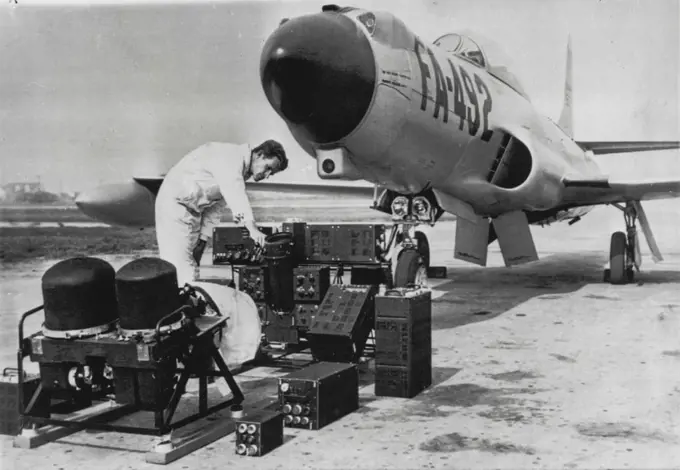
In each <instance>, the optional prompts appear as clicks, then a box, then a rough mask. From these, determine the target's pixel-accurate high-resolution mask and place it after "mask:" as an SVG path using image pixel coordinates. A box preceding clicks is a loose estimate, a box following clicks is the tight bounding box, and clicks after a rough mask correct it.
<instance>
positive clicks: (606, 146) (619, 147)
mask: <svg viewBox="0 0 680 470" xmlns="http://www.w3.org/2000/svg"><path fill="white" fill-rule="evenodd" d="M576 143H577V144H578V145H579V146H580V147H581V148H582V149H583V150H590V151H592V152H593V153H594V154H595V155H604V154H608V153H628V152H649V151H652V150H670V149H677V148H680V142H679V141H677V140H667V141H657V142H653V141H639V142H576Z"/></svg>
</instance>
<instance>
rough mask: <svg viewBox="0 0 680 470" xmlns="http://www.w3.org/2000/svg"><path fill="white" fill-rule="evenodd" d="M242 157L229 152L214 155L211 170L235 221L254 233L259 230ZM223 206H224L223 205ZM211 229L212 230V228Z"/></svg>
mask: <svg viewBox="0 0 680 470" xmlns="http://www.w3.org/2000/svg"><path fill="white" fill-rule="evenodd" d="M230 157H232V158H230ZM240 157H241V156H240V155H230V154H229V153H228V152H225V153H223V154H216V155H213V156H212V159H211V163H212V168H210V171H211V173H212V175H213V177H214V178H215V180H216V181H217V184H218V186H219V188H220V192H221V193H222V197H223V198H224V201H225V204H226V205H227V206H228V207H229V209H230V210H231V213H232V215H233V218H234V222H235V223H237V224H239V225H243V226H245V227H246V228H247V229H248V231H249V232H251V234H252V233H253V232H254V231H256V230H257V227H256V226H255V217H254V216H253V209H252V208H251V206H250V200H249V199H248V193H247V191H246V183H245V181H244V180H243V173H242V168H241V161H242V160H241V158H240ZM223 208H224V206H222V209H223ZM222 209H221V210H222ZM217 223H219V217H218V219H217V221H216V222H215V224H217ZM210 230H211V232H212V228H211V229H210Z"/></svg>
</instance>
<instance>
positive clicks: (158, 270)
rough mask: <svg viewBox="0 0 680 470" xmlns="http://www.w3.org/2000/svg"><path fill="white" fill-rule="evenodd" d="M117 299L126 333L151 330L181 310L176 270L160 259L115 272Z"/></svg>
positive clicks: (142, 262) (129, 265)
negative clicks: (165, 318)
mask: <svg viewBox="0 0 680 470" xmlns="http://www.w3.org/2000/svg"><path fill="white" fill-rule="evenodd" d="M116 297H117V298H118V315H119V316H120V329H121V330H122V331H123V332H132V331H138V330H151V329H154V328H156V324H157V323H158V321H159V320H160V319H161V318H163V317H164V316H166V315H168V314H169V313H172V312H174V311H175V310H177V309H178V308H180V307H181V305H182V303H181V297H180V292H179V287H178V284H177V269H176V268H175V266H174V265H173V264H172V263H169V262H167V261H165V260H162V259H160V258H151V257H148V258H139V259H136V260H134V261H131V262H129V263H128V264H126V265H125V266H123V267H122V268H120V269H119V270H118V272H117V273H116Z"/></svg>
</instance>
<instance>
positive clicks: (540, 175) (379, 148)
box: [261, 10, 599, 216]
mask: <svg viewBox="0 0 680 470" xmlns="http://www.w3.org/2000/svg"><path fill="white" fill-rule="evenodd" d="M367 14H368V15H373V13H367V12H365V11H362V10H352V11H349V12H346V13H336V12H325V13H318V14H314V15H307V16H303V17H300V18H295V19H292V20H289V21H287V22H285V23H283V24H282V25H281V26H280V27H279V29H278V30H277V31H275V32H274V33H273V35H272V36H271V37H270V39H269V40H268V42H267V44H265V48H264V51H263V56H262V63H261V72H262V77H263V86H264V88H265V92H266V93H267V96H268V98H269V99H270V103H272V105H273V107H274V108H275V109H276V111H277V112H278V113H279V115H281V116H282V117H283V118H284V120H286V122H287V124H288V126H289V128H290V130H291V132H292V133H293V135H294V136H295V138H296V140H297V141H298V142H300V143H301V145H302V147H303V148H305V150H306V151H307V152H308V153H309V154H310V155H312V156H314V157H315V158H317V159H320V158H323V155H324V153H325V152H327V151H328V150H329V149H342V151H343V152H344V155H345V158H346V161H345V166H344V167H343V170H344V174H343V172H337V171H336V172H328V173H330V174H324V171H322V169H321V168H320V170H319V176H320V177H322V178H335V179H345V178H346V179H356V178H357V175H360V177H361V178H362V179H365V180H368V181H371V182H373V183H376V184H379V185H381V186H383V187H385V188H388V189H391V190H393V191H396V192H399V193H402V194H417V193H419V192H421V191H423V190H425V189H429V188H432V189H434V190H435V191H441V192H443V193H446V194H447V195H449V196H452V197H454V198H457V199H459V200H461V201H464V202H466V203H468V204H470V205H471V206H472V207H473V208H474V209H475V211H476V212H477V213H478V214H480V215H491V216H493V215H497V214H500V213H503V212H508V211H512V210H518V209H519V210H528V211H531V210H537V211H539V210H548V209H551V208H553V207H556V206H559V205H560V202H561V198H562V189H563V188H562V184H561V179H562V177H563V176H565V175H567V174H570V175H587V174H596V173H598V172H599V170H598V169H597V166H596V164H595V162H594V161H593V160H592V159H591V158H590V157H589V156H588V155H586V154H585V152H584V151H583V150H582V149H581V148H580V147H579V146H578V145H577V144H576V143H574V142H573V140H572V139H571V138H570V137H569V136H568V135H567V134H565V133H564V132H563V131H562V130H561V129H560V128H559V127H558V126H557V125H556V124H554V123H553V122H552V121H551V120H550V119H548V118H546V117H544V116H542V115H540V114H539V113H537V112H536V110H535V108H534V107H533V105H532V104H531V102H530V101H529V100H528V99H527V98H526V97H524V96H522V94H520V93H518V92H517V91H515V90H514V89H513V88H511V87H510V86H509V85H507V84H506V83H503V82H502V81H501V80H499V79H498V78H496V77H495V76H493V75H491V74H490V73H488V72H487V70H486V69H485V67H482V66H480V65H477V64H476V63H475V62H473V61H472V60H467V59H465V58H463V57H460V56H459V55H456V54H454V53H451V52H448V51H446V50H444V49H443V48H441V47H438V46H437V45H434V44H427V43H426V42H425V41H423V40H422V39H420V38H419V37H418V36H416V35H415V34H413V33H412V32H411V31H410V30H408V29H407V28H406V27H405V26H404V25H403V23H401V22H400V21H399V20H397V19H396V18H394V17H391V15H390V14H388V13H376V14H375V15H373V20H372V22H371V19H369V20H368V24H369V26H367V25H366V23H367V21H366V15H367ZM376 17H377V18H376ZM388 20H391V21H388ZM371 24H372V25H373V27H370V25H371ZM310 25H314V26H312V27H310ZM324 26H325V27H324ZM381 26H382V27H383V30H381ZM315 28H318V29H325V30H327V31H328V30H330V31H331V34H330V36H331V38H332V39H330V40H332V41H333V45H332V47H335V48H337V47H338V44H346V45H347V49H348V50H346V51H343V53H344V54H345V56H344V57H340V58H339V57H338V51H337V50H336V51H335V52H334V53H333V55H332V56H330V54H328V56H329V58H328V61H327V62H326V63H324V58H325V57H326V56H325V51H324V50H321V49H322V48H324V47H326V45H327V42H326V41H324V40H322V39H320V38H318V37H316V36H315ZM334 28H335V29H334ZM344 36H346V37H347V38H345V37H344ZM329 47H330V45H329ZM273 51H275V52H273ZM277 54H278V55H277ZM369 57H370V58H371V59H372V62H371V61H369V60H368V58H369ZM284 61H287V62H285V65H287V66H289V65H288V64H290V63H295V64H303V63H304V64H306V67H307V69H306V70H305V68H304V67H302V66H301V65H300V66H299V69H298V70H299V72H300V73H306V74H307V76H308V78H307V80H308V83H306V84H305V86H304V89H295V90H293V89H292V87H293V86H292V85H291V81H290V80H286V77H285V76H284V73H283V72H282V70H285V69H284V67H283V65H281V64H284ZM369 63H370V66H372V67H374V69H373V70H370V69H369V68H370V67H369ZM289 67H290V66H289ZM289 73H292V72H289ZM309 75H311V76H317V77H319V78H322V77H323V79H324V80H323V83H319V84H317V83H313V82H312V80H310V79H309ZM345 76H346V77H345ZM334 77H341V78H339V79H337V80H338V81H339V82H343V81H345V82H346V83H344V84H343V83H340V85H338V86H336V85H335V84H333V83H331V82H332V80H334V79H336V78H334ZM357 77H358V78H359V81H360V83H361V84H362V85H364V86H363V88H367V87H368V86H369V85H370V86H371V87H372V95H371V96H370V102H369V101H367V99H366V98H364V97H361V98H348V100H349V101H350V102H351V101H352V99H355V102H354V103H350V105H347V103H341V104H340V105H339V107H338V111H337V113H338V114H340V115H341V116H342V115H347V117H348V119H345V120H344V121H343V123H345V125H346V124H347V122H348V121H349V122H353V123H354V122H355V123H356V125H354V126H353V128H352V129H351V130H350V131H349V132H347V133H346V134H344V135H341V136H339V137H338V135H337V134H336V135H335V136H331V135H330V133H329V132H324V129H323V125H318V124H314V123H312V120H313V119H315V118H318V117H319V116H321V118H320V119H319V121H317V123H318V122H323V120H324V116H323V113H333V112H334V111H333V110H328V109H326V110H321V109H305V110H301V109H299V107H298V108H296V109H295V111H307V116H305V114H304V112H301V113H294V112H291V109H292V108H291V106H292V105H290V104H289V105H288V106H286V98H287V97H288V99H289V100H291V101H292V100H293V99H295V100H297V102H301V101H302V102H304V101H305V99H307V95H305V90H306V93H308V94H309V95H312V96H314V99H316V100H317V102H318V101H324V99H323V94H324V93H325V92H324V91H323V90H324V89H326V90H327V91H326V92H328V93H338V92H343V91H344V92H345V93H347V96H348V97H349V96H351V94H352V93H353V91H352V89H349V87H348V85H349V83H350V80H351V79H357ZM343 85H345V86H344V89H343ZM363 93H364V95H365V94H366V92H365V91H364V92H363ZM320 96H321V97H322V98H321V99H320V98H319V97H320ZM325 101H326V102H327V103H332V101H329V100H327V99H326V100H325ZM342 106H345V108H342ZM363 108H365V109H366V111H365V112H364V113H363V117H362V118H361V119H360V120H358V121H357V120H356V117H355V116H356V114H357V109H363ZM348 109H350V110H351V112H350V111H348ZM336 118H337V116H336ZM353 120H354V121H353ZM331 124H332V121H330V120H328V124H327V126H329V127H330V125H331ZM315 126H316V127H315ZM319 129H321V131H319ZM510 140H512V142H510ZM509 144H510V145H509ZM508 146H510V147H511V148H514V150H513V151H508V152H507V155H503V152H504V150H505V148H504V147H508Z"/></svg>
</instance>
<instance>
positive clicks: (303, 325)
mask: <svg viewBox="0 0 680 470" xmlns="http://www.w3.org/2000/svg"><path fill="white" fill-rule="evenodd" d="M318 312H319V306H318V305H315V304H298V305H296V306H295V310H294V311H293V315H294V316H295V326H296V327H297V329H298V331H299V332H301V333H306V332H307V331H309V327H310V326H311V324H312V322H313V321H314V318H316V315H317V313H318Z"/></svg>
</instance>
